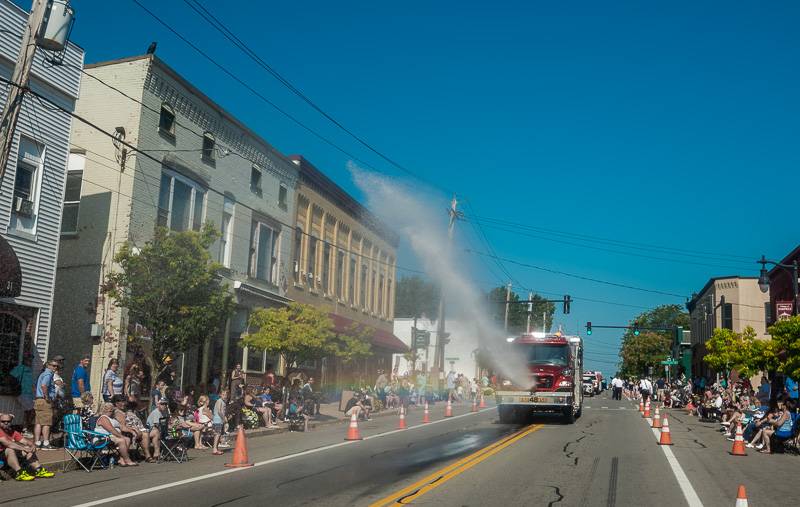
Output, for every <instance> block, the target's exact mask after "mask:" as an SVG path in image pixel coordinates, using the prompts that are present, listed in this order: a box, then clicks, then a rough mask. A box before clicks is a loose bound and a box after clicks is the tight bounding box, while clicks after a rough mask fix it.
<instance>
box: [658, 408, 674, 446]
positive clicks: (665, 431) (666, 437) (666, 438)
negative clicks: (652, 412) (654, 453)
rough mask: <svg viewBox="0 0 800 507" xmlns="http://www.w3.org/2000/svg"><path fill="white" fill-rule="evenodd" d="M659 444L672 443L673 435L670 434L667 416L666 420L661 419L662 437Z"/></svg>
mask: <svg viewBox="0 0 800 507" xmlns="http://www.w3.org/2000/svg"><path fill="white" fill-rule="evenodd" d="M658 445H672V437H671V436H670V434H669V419H667V416H666V415H665V416H664V420H663V421H661V439H660V440H659V441H658Z"/></svg>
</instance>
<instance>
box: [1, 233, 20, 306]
mask: <svg viewBox="0 0 800 507" xmlns="http://www.w3.org/2000/svg"><path fill="white" fill-rule="evenodd" d="M21 293H22V267H21V266H20V265H19V259H18V258H17V253H16V252H14V249H13V248H12V247H11V244H10V243H9V242H8V240H7V239H6V238H4V237H2V236H0V297H2V298H15V297H18V296H19V295H20V294H21Z"/></svg>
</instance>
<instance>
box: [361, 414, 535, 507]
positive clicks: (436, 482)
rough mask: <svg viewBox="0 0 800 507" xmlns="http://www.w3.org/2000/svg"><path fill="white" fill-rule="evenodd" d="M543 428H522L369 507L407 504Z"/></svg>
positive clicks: (532, 426)
mask: <svg viewBox="0 0 800 507" xmlns="http://www.w3.org/2000/svg"><path fill="white" fill-rule="evenodd" d="M543 426H544V425H543V424H532V425H531V426H528V427H526V428H523V429H521V430H520V431H518V432H516V433H514V434H512V435H509V436H507V437H505V438H503V439H500V440H498V441H497V442H495V443H493V444H490V445H488V446H486V447H484V448H483V449H480V450H479V451H477V452H474V453H472V454H470V455H469V456H466V457H464V458H461V459H460V460H458V461H456V462H455V463H451V464H450V465H448V466H446V467H444V468H442V469H441V470H437V471H436V472H434V473H432V474H430V475H428V476H427V477H424V478H422V479H420V480H418V481H417V482H415V483H414V484H412V485H410V486H407V487H405V488H403V489H401V490H399V491H395V492H394V493H392V494H391V495H389V496H387V497H384V498H381V499H380V500H378V501H377V502H373V503H372V504H370V507H383V506H388V505H392V504H409V503H411V502H413V501H414V500H415V499H417V498H419V497H420V496H422V495H424V494H425V493H427V492H428V491H430V490H432V489H434V488H436V487H439V486H441V485H442V484H444V483H445V482H447V481H449V480H450V479H452V478H453V477H456V476H457V475H459V474H461V473H463V472H465V471H467V470H469V469H470V468H472V467H474V466H475V465H477V464H478V463H480V462H481V461H483V460H485V459H487V458H488V457H490V456H493V455H495V454H497V453H498V452H500V451H502V450H503V449H505V448H506V447H508V446H510V445H512V444H513V443H515V442H517V441H518V440H521V439H523V438H525V437H526V436H528V435H530V434H531V433H533V432H534V431H538V430H539V429H541V428H542V427H543Z"/></svg>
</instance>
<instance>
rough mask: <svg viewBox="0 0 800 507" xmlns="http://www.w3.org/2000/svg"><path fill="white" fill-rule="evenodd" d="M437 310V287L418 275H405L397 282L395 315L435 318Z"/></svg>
mask: <svg viewBox="0 0 800 507" xmlns="http://www.w3.org/2000/svg"><path fill="white" fill-rule="evenodd" d="M438 312H439V288H438V287H437V286H436V285H434V284H433V283H431V282H429V281H427V280H424V279H422V278H421V277H419V276H407V277H403V278H401V279H400V281H398V282H397V288H396V289H395V307H394V315H395V317H406V318H414V317H427V318H429V319H435V318H436V316H437V314H438Z"/></svg>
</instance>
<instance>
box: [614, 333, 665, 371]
mask: <svg viewBox="0 0 800 507" xmlns="http://www.w3.org/2000/svg"><path fill="white" fill-rule="evenodd" d="M671 344H672V341H671V340H670V339H669V338H667V337H665V336H664V335H662V334H660V333H655V332H651V331H645V332H642V333H641V334H640V335H639V336H633V334H631V337H630V338H629V339H625V340H624V341H623V342H622V350H621V351H620V353H619V356H620V357H621V358H622V368H621V373H622V375H625V376H639V375H645V374H647V373H648V368H649V367H650V366H653V367H655V366H656V365H657V364H659V363H660V362H661V361H663V360H664V359H665V358H666V357H667V356H668V355H669V353H670V345H671Z"/></svg>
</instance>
